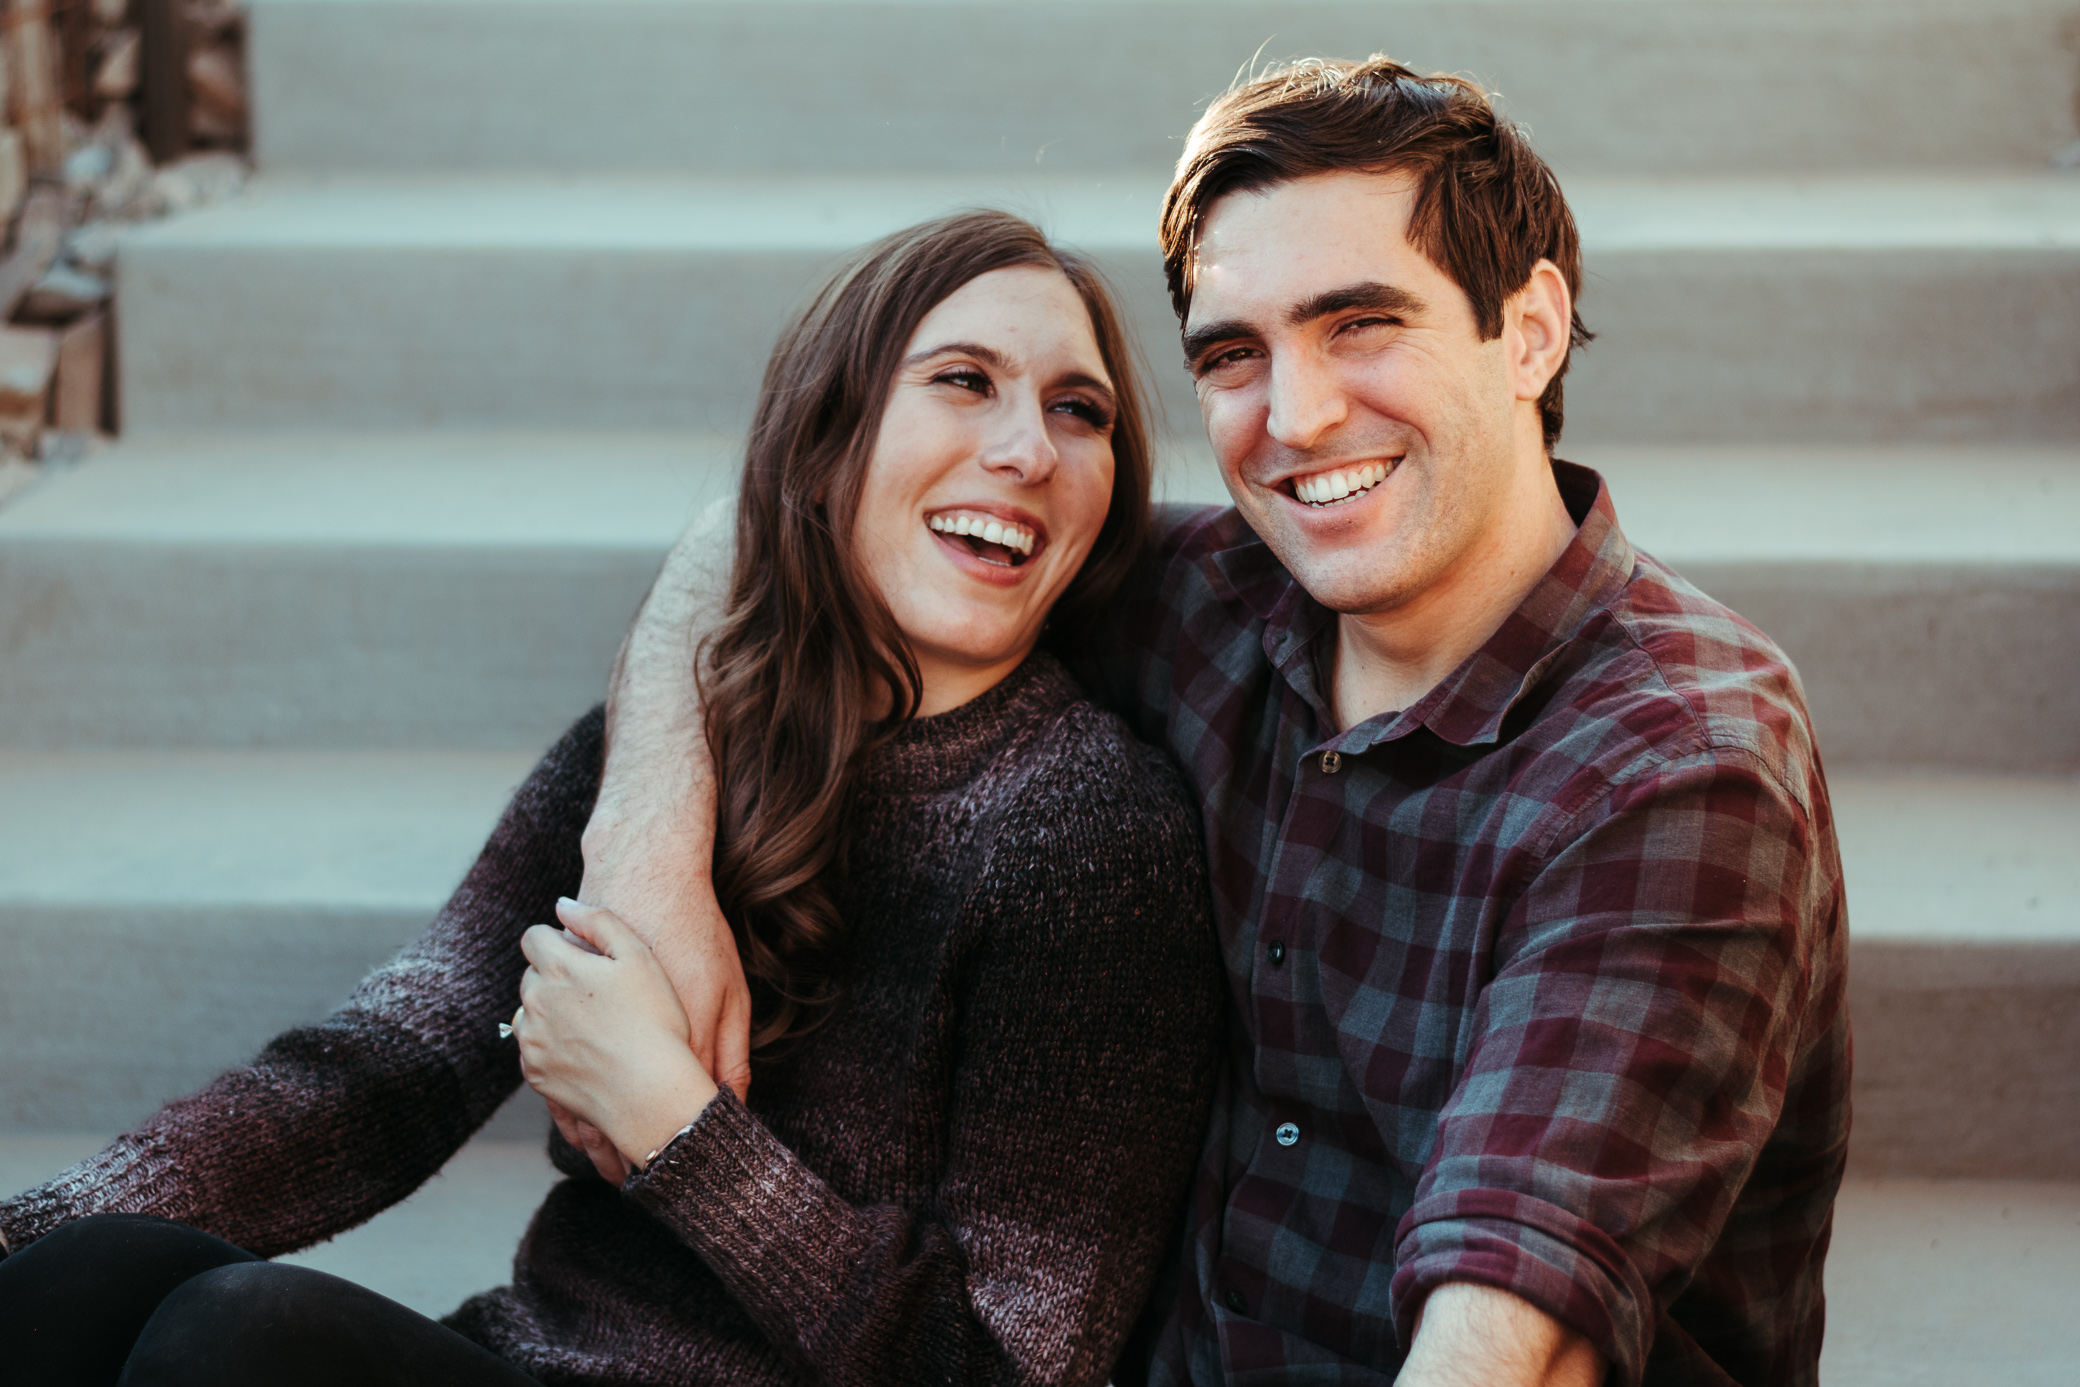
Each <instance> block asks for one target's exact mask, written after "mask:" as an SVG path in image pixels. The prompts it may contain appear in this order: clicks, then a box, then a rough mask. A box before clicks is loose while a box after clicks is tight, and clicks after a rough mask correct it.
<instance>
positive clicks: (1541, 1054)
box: [1078, 463, 1849, 1384]
mask: <svg viewBox="0 0 2080 1387" xmlns="http://www.w3.org/2000/svg"><path fill="white" fill-rule="evenodd" d="M1554 467H1555V472H1556V476H1557V477H1558V479H1559V481H1560V484H1561V490H1562V494H1563V496H1564V497H1565V498H1566V500H1567V503H1568V506H1569V509H1570V511H1571V512H1572V513H1573V515H1574V516H1575V518H1576V520H1577V522H1578V524H1579V526H1580V528H1579V531H1578V533H1577V535H1576V537H1575V539H1574V541H1573V543H1572V544H1570V545H1569V547H1568V549H1567V550H1566V552H1565V553H1564V554H1563V555H1562V556H1561V558H1560V560H1559V561H1558V562H1557V563H1556V564H1555V565H1554V567H1553V568H1552V570H1551V571H1550V572H1549V573H1548V574H1547V575H1546V576H1545V577H1544V578H1543V579H1542V580H1541V581H1540V582H1539V584H1538V586H1537V587H1536V588H1535V589H1533V591H1532V592H1531V594H1530V595H1529V596H1528V597H1526V598H1525V600H1524V602H1523V604H1522V605H1521V606H1520V607H1519V608H1518V609H1517V610H1516V612H1515V613H1513V614H1512V615H1511V616H1510V618H1509V619H1508V620H1507V621H1506V622H1505V623H1504V624H1503V626H1502V628H1501V629H1500V630H1499V631H1497V632H1496V633H1495V635H1494V636H1493V637H1492V638H1491V639H1489V640H1488V642H1487V643H1486V644H1485V645H1484V646H1482V647H1481V649H1480V650H1478V651H1476V652H1475V653H1474V654H1473V655H1472V656H1471V657H1470V658H1469V659H1468V660H1467V661H1466V662H1465V663H1464V664H1463V665H1461V666H1460V667H1459V669H1458V670H1457V671H1455V672H1454V673H1453V674H1452V675H1451V676H1450V677H1449V678H1447V679H1446V680H1445V681H1444V682H1443V683H1442V684H1440V685H1439V686H1438V687H1437V688H1436V689H1435V690H1433V691H1432V692H1431V693H1430V694H1428V695H1427V696H1426V697H1424V698H1423V699H1422V700H1421V701H1420V702H1418V703H1416V704H1415V705H1414V706H1412V707H1410V708H1407V709H1404V710H1402V711H1400V712H1395V713H1384V714H1381V715H1379V716H1377V717H1374V718H1372V719H1370V720H1368V721H1366V722H1363V723H1361V724H1359V725H1358V726H1355V727H1352V728H1349V729H1347V730H1345V731H1342V732H1337V731H1334V730H1333V727H1334V723H1333V720H1332V719H1331V717H1330V714H1329V710H1328V704H1327V692H1328V691H1327V689H1326V687H1325V685H1324V677H1325V670H1326V668H1327V663H1326V660H1325V655H1326V652H1327V649H1328V641H1329V638H1330V637H1332V636H1333V631H1334V625H1333V623H1334V615H1333V613H1330V612H1328V611H1327V610H1325V609H1324V608H1322V607H1321V606H1320V605H1318V604H1317V603H1315V602H1314V601H1313V600H1312V599H1311V598H1309V597H1308V595H1307V594H1306V592H1305V591H1303V590H1302V589H1301V588H1300V587H1299V585H1298V584H1297V583H1295V582H1294V581H1293V579H1292V577H1291V576H1290V575H1289V574H1288V573H1287V572H1286V570H1285V569H1284V567H1283V566H1282V565H1280V563H1279V562H1278V560H1277V559H1276V558H1275V557H1274V556H1273V555H1272V553H1271V552H1270V550H1269V549H1268V548H1267V547H1266V546H1265V545H1264V544H1263V542H1262V541H1261V540H1259V539H1257V538H1256V536H1255V535H1254V534H1253V533H1252V532H1251V531H1250V530H1249V529H1248V527H1247V526H1246V525H1245V524H1244V523H1243V522H1242V520H1241V519H1240V518H1239V516H1238V515H1237V514H1236V513H1235V512H1234V511H1231V510H1222V511H1212V510H1207V511H1199V512H1196V513H1190V514H1189V515H1184V514H1177V515H1169V516H1166V520H1167V521H1168V522H1169V523H1168V524H1167V525H1166V526H1165V527H1164V532H1163V535H1162V538H1161V541H1160V543H1159V546H1158V553H1157V555H1156V558H1155V560H1154V562H1153V563H1152V564H1151V566H1150V568H1149V569H1148V571H1147V573H1146V575H1145V578H1144V579H1143V580H1142V582H1143V584H1144V586H1142V587H1141V589H1140V590H1139V591H1130V592H1129V593H1128V594H1127V595H1126V596H1125V597H1124V598H1123V600H1122V601H1121V603H1120V604H1119V606H1118V608H1117V609H1116V610H1117V611H1118V613H1119V615H1118V617H1117V620H1116V621H1115V622H1114V623H1113V627H1112V629H1108V630H1103V631H1099V632H1097V633H1095V640H1096V644H1095V649H1094V653H1092V654H1091V655H1090V656H1089V657H1088V658H1087V659H1086V660H1085V661H1084V662H1082V663H1081V664H1080V665H1079V670H1078V672H1079V673H1080V674H1082V675H1083V676H1084V678H1085V680H1086V682H1087V683H1088V684H1089V685H1090V686H1091V687H1092V688H1093V690H1094V691H1096V692H1097V693H1098V695H1099V697H1100V698H1101V699H1103V700H1104V701H1105V702H1107V703H1109V704H1110V705H1111V706H1112V707H1113V708H1114V709H1116V710H1117V711H1119V712H1120V713H1121V714H1122V715H1123V716H1125V717H1127V718H1128V720H1129V721H1130V722H1131V723H1133V725H1134V726H1135V729H1136V730H1137V731H1138V732H1139V733H1140V734H1141V735H1142V736H1143V737H1145V738H1147V739H1148V740H1150V741H1153V742H1156V743H1158V744H1159V745H1163V746H1166V747H1168V748H1169V749H1170V751H1171V752H1172V753H1173V754H1174V755H1175V756H1176V758H1177V759H1178V761H1179V762H1180V763H1181V764H1182V765H1183V766H1184V768H1185V770H1186V772H1187V774H1188V775H1189V777H1190V778H1191V780H1192V782H1193V784H1194V785H1195V787H1196V789H1197V791H1198V793H1199V795H1200V797H1201V798H1202V800H1203V804H1204V819H1205V833H1206V843H1207V851H1208V856H1209V865H1210V868H1211V880H1212V884H1213V893H1214V907H1215V916H1216V920H1217V924H1218V928H1219V931H1220V940H1221V946H1222V949H1223V952H1224V954H1225V957H1226V961H1227V969H1228V981H1229V988H1230V993H1231V996H1232V998H1233V1001H1234V1010H1233V1014H1232V1016H1231V1018H1230V1047H1231V1059H1230V1063H1229V1065H1228V1066H1227V1069H1228V1072H1227V1075H1226V1078H1225V1080H1224V1081H1223V1085H1222V1091H1221V1094H1220V1096H1219V1099H1218V1100H1217V1105H1216V1108H1215V1112H1214V1118H1213V1123H1212V1127H1211V1130H1210V1132H1209V1135H1208V1138H1207V1144H1206V1149H1205V1153H1204V1156H1203V1159H1202V1163H1201V1169H1200V1172H1199V1175H1198V1177H1197V1181H1196V1184H1195V1187H1194V1190H1193V1193H1192V1196H1191V1201H1190V1206H1189V1213H1188V1219H1187V1228H1186V1235H1185V1246H1184V1253H1183V1265H1182V1268H1181V1271H1182V1288H1181V1291H1180V1294H1179V1295H1178V1297H1177V1301H1176V1304H1175V1307H1174V1308H1173V1309H1171V1310H1170V1312H1169V1319H1168V1322H1167V1324H1166V1325H1165V1326H1164V1328H1163V1330H1162V1332H1161V1335H1160V1339H1159V1341H1158V1343H1157V1345H1156V1349H1155V1357H1154V1361H1153V1363H1152V1364H1151V1365H1150V1369H1149V1371H1150V1381H1152V1382H1158V1383H1178V1382H1186V1381H1189V1382H1196V1383H1213V1382H1220V1381H1224V1382H1228V1383H1233V1384H1251V1383H1279V1384H1289V1383H1301V1382H1307V1383H1378V1384H1386V1383H1388V1382H1390V1381H1391V1380H1392V1379H1393V1377H1394V1375H1395V1373H1396V1372H1397V1371H1398V1370H1399V1367H1400V1365H1401V1362H1402V1359H1403V1356H1404V1354H1405V1353H1406V1351H1407V1346H1408V1344H1409V1342H1410V1340H1411V1338H1412V1337H1413V1334H1414V1330H1415V1317H1416V1313H1417V1311H1418V1309H1419V1307H1420V1306H1421V1303H1422V1300H1423V1297H1424V1295H1425V1294H1426V1293H1427V1292H1429V1291H1430V1290H1432V1289H1434V1288H1435V1287H1437V1286H1439V1285H1442V1284H1444V1283H1446V1282H1450V1281H1469V1282H1477V1283H1481V1284H1485V1285H1490V1286H1496V1287H1500V1288H1503V1289H1505V1290H1508V1291H1512V1292H1514V1293H1516V1294H1517V1295H1519V1296H1522V1297H1523V1298H1524V1299H1526V1300H1528V1301H1530V1302H1531V1303H1532V1304H1534V1305H1536V1306H1538V1307H1540V1308H1541V1309H1543V1310H1545V1311H1547V1312H1548V1313H1550V1314H1552V1315H1553V1316H1555V1317H1556V1318H1558V1319H1559V1320H1561V1321H1562V1322H1564V1323H1566V1324H1569V1325H1571V1326H1573V1327H1574V1328H1576V1329H1578V1330H1579V1331H1581V1332H1582V1333H1583V1334H1585V1335H1587V1336H1588V1337H1589V1339H1590V1341H1591V1342H1593V1343H1594V1344H1595V1345H1596V1347H1597V1348H1598V1349H1600V1350H1601V1351H1602V1352H1603V1354H1604V1355H1605V1356H1606V1357H1607V1358H1608V1360H1609V1362H1610V1364H1611V1378H1610V1380H1611V1381H1613V1382H1616V1383H1621V1384H1634V1383H1641V1382H1648V1383H1665V1384H1674V1383H1684V1384H1689V1383H1724V1382H1740V1383H1749V1384H1753V1383H1813V1382H1815V1381H1816V1380H1817V1372H1818V1362H1819V1355H1820V1335H1821V1326H1822V1318H1823V1304H1822V1295H1821V1262H1822V1259H1823V1257H1824V1255H1825V1253H1826V1249H1827V1241H1828V1234H1829V1230H1830V1225H1831V1217H1832V1208H1833V1201H1834V1195H1835V1191H1836V1188H1837V1186H1838V1185H1839V1183H1840V1179H1841V1173H1842V1166H1843V1159H1844V1154H1845V1150H1846V1143H1847V1136H1848V1091H1849V1030H1848V1013H1847V1009H1846V1005H1845V1001H1844V995H1843V993H1844V949H1845V934H1846V925H1845V917H1844V905H1843V898H1842V883H1841V869H1840V865H1839V862H1838V859H1837V854H1836V849H1835V835H1834V827H1833V822H1832V819H1831V816H1830V812H1829V808H1828V802H1827V790H1826V785H1825V783H1824V781H1823V779H1822V775H1821V769H1820V763H1819V759H1818V756H1817V754H1816V751H1815V748H1814V743H1813V736H1812V731H1811V727H1810V724H1809V722H1808V719H1807V714H1806V710H1805V705H1804V699H1803V696H1802V694H1801V691H1800V689H1799V685H1798V680H1797V676H1796V674H1795V673H1794V672H1793V670H1792V668H1791V666H1790V664H1789V662H1788V661H1787V660H1786V659H1785V657H1784V655H1783V654H1782V653H1781V652H1780V651H1779V650H1778V649H1777V648H1776V647H1775V646H1774V645H1772V644H1771V643H1770V641H1769V640H1768V639H1767V638H1766V637H1764V636H1763V635H1762V634H1761V633H1760V632H1759V631H1757V630H1756V629H1755V628H1754V627H1752V626H1750V625H1748V624H1747V623H1746V622H1745V621H1743V620H1741V618H1739V617H1738V616H1736V615H1734V614H1733V613H1732V612H1731V611H1728V610H1727V609H1726V608H1724V607H1722V606H1720V605H1718V604H1717V603H1715V602H1713V601H1712V600H1711V599H1710V598H1708V597H1706V596H1704V595H1703V594H1702V593H1700V592H1699V591H1698V590H1697V589H1696V588H1694V587H1692V586H1690V585H1689V584H1688V583H1686V582H1684V581H1683V580H1682V579H1681V578H1679V577H1678V576H1677V575H1676V574H1675V573H1673V572H1672V571H1670V570H1669V569H1668V568H1666V567H1664V566H1663V565H1661V564H1660V563H1658V562H1656V561H1655V560H1653V559H1652V558H1649V557H1647V556H1645V555H1643V554H1639V553H1637V552H1636V551H1635V550H1634V549H1633V548H1632V546H1631V545H1630V544H1629V543H1628V542H1627V541H1626V538H1625V535H1624V533H1623V532H1622V531H1621V530H1620V529H1619V527H1618V523H1617V517H1616V514H1615V512H1614V510H1613V508H1612V504H1611V499H1610V495H1609V493H1608V491H1607V489H1605V488H1604V486H1603V484H1602V480H1601V478H1599V477H1598V476H1597V475H1596V474H1595V473H1593V472H1590V471H1588V470H1587V469H1585V468H1579V467H1575V466H1572V465H1570V464H1567V463H1555V464H1554ZM1158 1308H1160V1307H1158ZM1131 1375H1132V1368H1131V1366H1130V1365H1123V1368H1122V1380H1123V1381H1124V1380H1126V1377H1128V1376H1131Z"/></svg>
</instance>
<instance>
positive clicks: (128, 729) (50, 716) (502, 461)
mask: <svg viewBox="0 0 2080 1387" xmlns="http://www.w3.org/2000/svg"><path fill="white" fill-rule="evenodd" d="M728 446H729V445H728V444H727V443H726V442H725V441H722V440H716V439H712V438H704V437H698V436H675V435H616V436H604V435H565V436H556V435H529V436H526V437H520V436H511V435H488V436H487V435H475V436H451V435H442V434H421V435H412V436H382V435H356V436H352V437H344V438H341V437H321V436H309V435H302V436H296V437H291V438H280V437H272V438H257V437H241V438H231V439H221V438H220V439H187V440H182V439H161V440H157V441H154V442H150V443H145V444H136V445H133V444H127V443H126V444H123V445H121V446H119V447H117V448H115V449H113V450H111V451H110V452H108V453H105V454H102V455H99V456H97V457H95V458H94V459H92V460H91V461H89V462H87V463H86V464H84V465H82V466H80V467H78V468H77V469H74V470H72V471H69V472H66V473H63V474H60V475H57V476H54V477H52V478H50V479H49V480H47V481H46V482H44V483H42V484H41V485H39V486H38V487H37V488H36V489H34V490H32V491H30V492H29V493H27V494H25V495H21V496H18V497H17V498H16V499H15V500H14V501H13V502H12V503H11V504H10V505H9V506H8V508H7V509H6V510H5V511H0V746H7V745H12V746H17V747H54V746H77V745H111V744H114V745H146V746H198V745H200V746H219V747H237V746H294V747H300V748H323V747H366V746H378V747H392V748H404V747H410V748H426V749H434V750H472V749H487V748H489V749H502V750H512V749H520V750H535V749H538V748H540V747H542V746H544V745H546V744H547V743H548V741H549V739H551V738H552V737H553V736H554V735H555V734H556V733H557V732H558V731H559V730H560V729H561V728H562V727H563V726H564V725H566V724H567V723H568V722H569V721H570V720H571V719H572V718H574V717H576V716H577V715H578V714H579V713H581V712H583V711H584V710H585V709H586V708H588V707H590V706H591V705H592V704H593V703H595V702H597V701H598V700H599V699H600V698H601V696H602V695H603V693H604V691H605V688H606V679H607V673H608V671H609V669H610V668H611V666H612V663H613V658H614V652H615V650H616V649H617V648H618V647H619V645H620V641H621V634H622V632H623V631H625V630H626V629H627V626H628V622H629V620H630V618H631V617H632V616H633V615H634V613H635V609H636V606H637V604H638V603H639V602H640V601H641V599H642V596H643V593H644V592H645V590H646V589H647V588H648V586H649V583H650V580H651V578H652V577H653V576H654V575H655V573H656V570H657V565H658V562H659V559H660V557H661V556H662V555H663V553H664V551H665V549H666V548H667V547H669V545H670V544H671V541H672V540H673V538H674V537H675V536H676V535H677V534H678V532H679V530H680V529H681V528H682V527H683V525H684V524H685V522H686V521H687V519H688V518H689V517H690V515H691V514H692V513H693V512H694V510H695V508H696V506H697V505H698V504H699V503H700V502H701V501H702V499H703V498H704V497H706V496H708V495H711V494H715V493H717V492H719V491H721V490H724V489H727V488H728V487H729V486H730V484H731V482H732V477H733V471H734V461H733V458H732V457H731V455H730V453H729V452H728Z"/></svg>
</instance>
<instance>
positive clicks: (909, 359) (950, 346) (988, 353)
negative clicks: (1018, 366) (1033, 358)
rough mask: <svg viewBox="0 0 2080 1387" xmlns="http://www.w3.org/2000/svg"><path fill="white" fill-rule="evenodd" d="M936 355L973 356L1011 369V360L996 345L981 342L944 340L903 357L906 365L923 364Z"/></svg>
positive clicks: (986, 362)
mask: <svg viewBox="0 0 2080 1387" xmlns="http://www.w3.org/2000/svg"><path fill="white" fill-rule="evenodd" d="M935 356H972V357H974V358H975V359H976V360H977V361H979V362H981V363H982V364H983V365H985V366H994V367H996V368H997V369H998V370H999V371H1008V370H1010V369H1011V361H1010V359H1009V358H1008V357H1006V356H1005V355H1004V354H1003V353H1002V352H1000V351H998V350H997V349H996V348H995V347H985V346H983V345H982V344H981V343H980V342H942V343H940V344H939V345H938V346H936V347H926V348H925V349H924V350H923V351H921V352H912V353H910V355H908V356H906V357H904V358H903V364H904V365H905V366H921V365H923V364H924V363H925V362H927V361H930V360H931V359H932V358H933V357H935Z"/></svg>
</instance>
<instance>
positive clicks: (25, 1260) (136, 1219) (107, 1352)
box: [0, 1214, 538, 1387]
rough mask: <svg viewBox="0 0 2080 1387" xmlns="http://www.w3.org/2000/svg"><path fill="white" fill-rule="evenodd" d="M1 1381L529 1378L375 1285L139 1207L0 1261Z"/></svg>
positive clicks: (138, 1384)
mask: <svg viewBox="0 0 2080 1387" xmlns="http://www.w3.org/2000/svg"><path fill="white" fill-rule="evenodd" d="M0 1383H4V1384H14V1383H20V1384H23V1387H30V1385H31V1384H34V1387H90V1385H91V1387H110V1385H111V1384H116V1383H120V1384H124V1387H204V1384H217V1387H275V1384H283V1385H284V1387H286V1384H291V1383H294V1384H297V1387H330V1384H333V1383H338V1384H340V1387H379V1384H381V1385H387V1387H422V1384H423V1387H538V1384H536V1382H535V1380H534V1379H533V1378H531V1377H529V1376H528V1375H527V1374H526V1373H523V1372H521V1371H520V1370H519V1369H518V1368H516V1367H514V1366H513V1365H512V1364H510V1363H508V1362H506V1361H505V1360H504V1359H502V1358H499V1357H497V1356H496V1355H494V1354H492V1353H490V1352H489V1351H487V1350H485V1349H483V1348H481V1347H479V1346H478V1345H476V1344H473V1343H471V1342H470V1341H469V1340H467V1339H465V1338H463V1337H462V1336H461V1335H460V1334H457V1333H456V1332H455V1331H454V1330H452V1329H449V1328H447V1327H446V1326H444V1325H439V1324H436V1323H434V1322H433V1321H432V1320H430V1319H427V1318H426V1317H425V1316H424V1315H421V1314H419V1313H418V1312H417V1311H414V1310H407V1309H406V1308H405V1307H404V1306H402V1305H399V1304H398V1303H397V1302H396V1301H394V1300H386V1299H385V1298H383V1297H382V1296H379V1295H377V1294H376V1293H375V1292H374V1291H371V1290H368V1289H366V1288H365V1287H361V1286H357V1285H355V1284H354V1283H353V1282H351V1281H342V1280H340V1279H339V1278H338V1277H336V1276H327V1275H326V1274H325V1273H324V1272H322V1271H312V1270H311V1269H310V1268H308V1267H291V1266H279V1265H277V1264H275V1263H273V1262H264V1261H262V1260H260V1259H259V1258H258V1257H255V1256H254V1255H253V1254H252V1253H250V1252H245V1251H242V1250H241V1249H239V1248H236V1247H233V1246H232V1245H231V1244H230V1243H227V1242H224V1241H222V1240H220V1239H217V1238H213V1237H211V1236H209V1234H207V1233H198V1232H196V1231H195V1230H194V1229H192V1228H189V1227H186V1226H184V1225H182V1224H178V1223H172V1222H169V1221H168V1220H166V1219H163V1218H151V1217H148V1216H146V1215H144V1214H96V1215H95V1216H93V1217H92V1218H83V1219H81V1220H79V1221H78V1222H77V1223H68V1224H66V1225H65V1226H64V1227H62V1228H59V1229H57V1230H56V1231H54V1232H52V1233H49V1234H47V1235H45V1236H44V1237H42V1238H40V1239H38V1240H37V1241H36V1242H33V1243H31V1244H30V1245H29V1246H28V1247H25V1248H23V1249H22V1250H21V1251H20V1252H17V1253H16V1254H15V1255H14V1256H12V1257H9V1258H7V1259H6V1260H5V1261H0Z"/></svg>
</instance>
